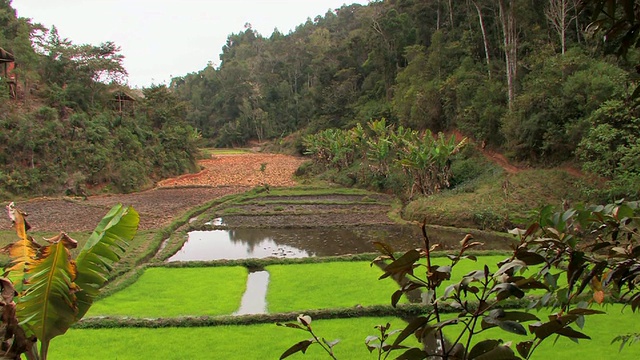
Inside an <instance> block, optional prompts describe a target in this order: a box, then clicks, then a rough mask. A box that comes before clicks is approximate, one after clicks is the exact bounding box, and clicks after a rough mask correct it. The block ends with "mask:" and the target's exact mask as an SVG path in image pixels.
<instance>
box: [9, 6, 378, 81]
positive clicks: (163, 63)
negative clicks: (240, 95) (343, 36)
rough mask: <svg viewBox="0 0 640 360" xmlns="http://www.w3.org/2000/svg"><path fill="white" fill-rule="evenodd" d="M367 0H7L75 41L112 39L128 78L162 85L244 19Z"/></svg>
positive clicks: (266, 31) (302, 17)
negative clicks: (122, 56) (116, 46)
mask: <svg viewBox="0 0 640 360" xmlns="http://www.w3.org/2000/svg"><path fill="white" fill-rule="evenodd" d="M368 2H369V1H368V0H13V2H12V6H13V8H15V9H16V10H17V12H18V16H20V17H26V18H31V19H32V20H33V22H34V23H41V24H42V25H44V26H46V27H48V28H50V27H51V25H55V26H56V27H57V28H58V33H59V34H60V36H61V37H63V38H68V39H69V40H71V41H72V42H73V43H74V44H94V45H98V44H100V43H102V42H105V41H113V42H115V43H116V44H117V45H118V46H120V47H121V48H122V52H121V53H122V54H123V55H124V56H125V60H124V65H125V68H126V69H127V72H128V73H129V85H131V86H134V87H142V86H149V85H151V84H152V83H153V84H163V83H164V84H168V83H169V80H170V79H171V77H172V76H181V75H186V74H187V73H190V72H194V71H198V70H201V69H203V68H204V67H205V66H206V65H207V63H208V62H209V61H212V62H213V63H214V64H215V65H216V66H217V65H219V63H220V58H219V55H220V53H221V52H222V46H223V45H224V44H225V43H226V39H227V36H228V35H229V34H231V33H238V32H240V31H244V25H245V23H250V24H251V25H252V27H253V29H255V30H257V31H258V32H259V33H260V34H262V35H263V36H270V35H271V33H272V32H273V29H275V28H278V30H280V31H281V32H283V33H284V34H287V33H288V32H289V31H290V30H292V29H294V28H295V27H296V26H297V25H299V24H301V23H304V22H305V21H306V20H307V18H308V17H310V18H312V19H313V18H314V17H316V16H317V15H322V16H324V14H325V13H326V12H327V10H329V9H336V8H339V7H340V6H342V5H344V4H345V3H346V4H352V3H358V4H363V5H364V4H367V3H368Z"/></svg>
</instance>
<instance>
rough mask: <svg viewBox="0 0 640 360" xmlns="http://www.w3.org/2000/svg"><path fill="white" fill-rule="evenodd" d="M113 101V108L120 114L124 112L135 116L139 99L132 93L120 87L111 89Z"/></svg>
mask: <svg viewBox="0 0 640 360" xmlns="http://www.w3.org/2000/svg"><path fill="white" fill-rule="evenodd" d="M109 92H110V93H111V99H112V101H113V108H114V110H116V111H117V112H119V113H120V114H122V113H123V112H125V113H129V114H133V113H135V110H136V101H137V97H136V96H135V95H134V94H133V93H132V91H127V89H124V88H121V87H118V88H114V89H111V90H110V91H109Z"/></svg>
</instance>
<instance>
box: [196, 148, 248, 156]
mask: <svg viewBox="0 0 640 360" xmlns="http://www.w3.org/2000/svg"><path fill="white" fill-rule="evenodd" d="M200 153H201V155H202V158H203V159H210V158H211V157H212V156H216V155H239V154H248V153H251V150H249V149H241V148H238V149H216V148H201V149H200Z"/></svg>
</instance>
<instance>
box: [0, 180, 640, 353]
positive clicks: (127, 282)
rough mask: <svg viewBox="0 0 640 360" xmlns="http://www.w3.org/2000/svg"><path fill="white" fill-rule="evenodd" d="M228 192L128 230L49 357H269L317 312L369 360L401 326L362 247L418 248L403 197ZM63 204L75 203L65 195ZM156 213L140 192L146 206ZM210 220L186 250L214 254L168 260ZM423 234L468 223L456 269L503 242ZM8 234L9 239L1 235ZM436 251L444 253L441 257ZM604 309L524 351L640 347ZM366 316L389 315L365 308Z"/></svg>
mask: <svg viewBox="0 0 640 360" xmlns="http://www.w3.org/2000/svg"><path fill="white" fill-rule="evenodd" d="M254 170H255V169H254ZM254 172H256V174H258V175H259V174H260V173H259V170H255V171H254ZM212 174H213V172H212ZM181 190H182V189H180V188H172V189H168V190H159V191H158V192H157V194H160V193H161V191H164V192H166V194H169V193H171V194H174V193H175V196H174V197H172V201H174V202H175V203H172V204H171V206H168V205H167V206H164V207H162V208H161V209H172V210H171V211H177V210H175V209H178V208H180V206H181V205H180V203H179V201H180V196H179V193H180V191H181ZM227 190H229V191H228V192H227ZM227 190H225V191H222V192H220V193H221V194H223V193H224V194H226V195H227V196H213V195H212V196H211V197H209V198H203V197H198V196H197V195H196V192H189V194H191V195H190V201H191V202H192V203H193V204H192V205H186V206H184V207H182V208H181V211H182V212H180V213H172V214H156V215H154V216H155V218H157V219H163V220H162V221H161V222H160V221H158V222H155V224H160V223H162V226H159V225H157V226H156V227H154V226H153V224H152V223H148V224H147V225H145V228H147V229H148V230H145V231H143V232H141V233H140V234H139V235H138V236H137V237H136V239H134V241H133V242H132V244H131V246H130V248H129V250H128V251H127V253H126V255H125V257H124V258H123V260H122V261H120V262H119V263H118V264H116V266H115V268H116V273H115V274H116V275H117V276H114V278H112V279H111V282H110V285H109V286H108V287H107V289H106V291H105V297H104V298H102V299H100V300H99V301H97V302H96V303H95V304H94V306H93V307H92V309H91V310H90V312H89V316H90V317H89V318H88V319H86V321H82V322H81V323H80V324H79V326H78V327H76V328H74V329H71V330H70V331H69V332H68V333H67V334H66V335H64V336H61V337H58V338H56V339H54V340H53V342H52V346H51V353H50V357H49V358H50V359H70V358H73V359H92V360H93V359H96V360H101V359H155V358H159V359H258V358H269V359H271V358H274V359H275V358H278V357H279V356H280V354H282V353H283V352H284V351H285V350H286V349H287V348H289V347H290V346H291V345H293V344H295V343H296V342H298V341H301V340H305V339H308V337H309V335H308V334H306V333H304V332H302V331H299V330H295V329H289V328H283V327H278V326H275V324H274V323H275V322H276V321H295V318H296V316H297V315H298V314H301V313H310V314H312V315H313V316H314V319H315V320H314V321H313V328H314V330H315V331H317V332H318V334H319V335H320V336H322V337H325V338H326V339H327V340H328V341H331V340H333V339H340V340H341V341H340V343H339V344H338V345H336V348H335V351H336V355H337V357H338V358H339V359H343V360H344V359H367V358H372V359H375V358H377V357H376V356H375V354H372V355H370V354H369V352H368V350H367V349H366V348H365V346H364V339H365V338H366V337H367V336H369V335H374V334H376V331H375V329H374V326H375V325H379V324H384V323H386V322H388V321H389V322H391V323H392V324H393V329H401V328H402V327H403V326H404V324H405V323H404V322H403V320H401V319H400V318H399V315H398V313H396V314H393V311H394V310H393V309H392V308H391V307H390V306H389V303H390V298H391V294H392V293H393V292H394V291H395V290H396V289H397V288H398V285H397V284H396V283H395V282H394V281H393V280H391V279H384V280H378V277H379V276H380V274H381V273H382V272H381V270H380V269H379V268H378V267H377V266H375V265H374V266H371V264H370V261H371V260H372V259H373V258H374V256H375V255H374V254H371V253H370V252H371V251H372V249H373V247H372V246H371V242H372V241H375V240H385V241H388V242H394V241H395V243H394V244H393V245H394V247H396V249H397V250H398V251H404V250H408V249H412V248H415V247H420V246H422V242H421V240H422V239H421V236H420V231H419V228H418V226H417V225H416V224H407V223H403V222H402V221H401V220H400V216H399V211H400V206H399V204H398V203H397V202H396V201H395V200H394V199H393V198H391V197H389V196H387V195H384V194H376V193H371V192H367V191H364V190H352V189H341V188H331V187H326V188H318V187H310V186H301V187H295V188H270V189H269V188H266V187H257V188H254V189H253V190H250V191H247V192H242V193H240V194H237V192H239V190H237V189H235V188H234V189H227ZM207 193H208V194H214V193H216V191H208V192H207ZM202 194H204V192H203V193H202ZM111 200H112V199H109V201H111ZM69 204H71V205H78V203H77V201H75V200H74V201H71V202H69ZM33 205H34V206H35V205H36V204H35V203H34V204H33ZM83 209H84V210H83V211H87V208H86V207H84V208H83ZM99 210H102V208H99ZM154 210H155V209H154V206H153V203H152V202H148V203H147V204H146V207H145V211H144V213H143V215H144V214H147V213H148V214H151V213H152V212H153V211H154ZM38 213H39V212H37V211H36V212H35V214H36V215H37V214H38ZM40 213H41V212H40ZM167 219H169V220H171V221H170V223H168V222H167V221H168V220H167ZM165 220H167V221H165ZM36 224H37V223H36ZM47 230H48V231H50V232H51V231H55V229H53V228H47ZM86 230H87V229H85V228H81V227H79V226H78V231H79V232H78V235H77V237H78V238H79V240H80V243H81V244H82V241H84V240H83V239H86V237H87V236H88V233H86V232H85V231H86ZM285 230H286V231H285ZM209 231H218V232H219V233H218V234H222V232H224V234H225V236H227V238H226V240H224V241H225V242H224V244H225V245H223V244H222V243H214V240H212V239H208V238H205V239H204V240H203V242H204V243H207V242H208V243H209V244H208V245H212V243H213V246H210V247H208V248H198V249H197V250H196V252H197V253H200V254H204V255H206V254H207V253H209V252H211V253H213V254H215V255H216V257H207V256H204V257H203V258H202V259H199V260H198V261H187V260H171V259H172V257H173V256H175V255H176V254H178V253H180V252H181V251H186V249H187V248H188V247H189V244H190V242H191V241H192V240H193V233H194V232H209ZM428 232H429V234H430V237H431V238H432V242H433V243H440V244H442V247H441V248H440V249H441V250H445V252H446V250H449V249H454V248H456V247H457V246H459V245H458V244H459V241H460V240H461V239H462V238H463V237H464V235H465V234H466V233H472V234H474V236H475V238H476V239H477V240H480V241H482V242H484V243H485V244H486V245H485V247H483V248H482V249H481V250H483V251H484V252H480V253H478V254H481V256H479V259H478V262H477V263H476V262H472V261H468V260H464V261H462V262H461V263H460V264H459V265H458V266H457V267H456V268H454V273H453V276H452V279H454V280H455V279H459V277H460V276H461V275H464V274H465V273H467V272H468V271H470V270H474V269H479V268H481V267H482V264H484V263H487V264H489V265H491V269H492V270H494V271H495V269H496V267H495V264H496V263H497V262H498V261H500V260H502V259H504V258H505V257H506V255H505V254H504V253H503V254H502V255H500V254H497V253H496V249H498V252H499V251H504V250H505V249H508V248H509V245H510V244H511V243H512V240H511V239H510V237H509V236H505V235H503V234H496V233H485V232H479V231H476V230H472V229H462V230H460V229H450V228H443V227H436V226H433V227H429V228H428ZM283 234H284V235H283ZM0 235H2V234H0ZM38 235H43V236H45V235H46V236H50V235H49V233H47V234H45V233H38ZM307 235H312V236H307ZM5 239H8V237H4V236H3V237H2V238H1V239H0V240H2V241H5ZM266 239H268V240H266ZM354 239H355V240H354ZM7 241H8V240H7ZM215 241H217V240H215ZM226 244H232V245H234V246H235V248H240V249H241V250H242V251H243V256H242V257H240V256H239V257H231V256H230V255H229V254H231V252H227V251H228V250H227V248H226ZM269 246H272V247H273V248H268V247H269ZM500 249H502V250H500ZM254 250H262V251H263V253H264V255H261V256H259V257H264V258H257V257H258V256H255V255H253V254H255V252H253V251H254ZM294 250H295V251H298V250H299V251H300V252H301V253H302V252H304V257H298V258H293V256H291V254H293V252H294ZM234 251H235V250H234ZM329 256H331V257H329ZM435 261H436V263H437V264H439V265H447V264H448V261H447V260H446V259H445V258H439V259H437V260H435ZM256 271H258V272H266V273H268V277H267V284H266V292H265V295H264V302H265V304H266V305H265V308H264V311H258V312H254V313H252V312H249V313H246V315H242V316H236V315H234V314H235V313H237V312H238V310H239V308H241V304H242V303H243V302H244V298H243V294H244V293H245V291H246V290H248V289H247V287H248V286H249V283H250V281H248V279H249V278H250V276H251V275H250V274H252V273H255V272H256ZM445 286H446V284H445ZM418 298H419V296H418ZM411 306H412V305H411V304H410V301H409V300H408V299H403V300H402V301H401V308H402V307H403V308H410V309H415V308H416V306H414V307H413V308H412V307H411ZM372 309H373V310H372ZM607 311H608V312H609V313H610V315H608V316H606V317H605V316H597V315H594V316H590V317H588V319H587V322H586V327H585V329H584V332H585V333H586V334H588V335H590V336H591V337H592V339H593V340H590V341H589V340H581V345H580V346H576V345H575V344H573V343H572V342H570V341H569V340H567V339H565V338H561V339H558V341H557V343H556V345H555V346H553V343H554V339H548V340H547V341H546V342H545V343H544V345H543V346H541V347H540V348H539V349H538V350H536V354H535V356H534V359H572V360H573V359H575V358H576V356H578V355H579V357H580V358H581V359H587V360H590V359H598V360H600V359H623V360H626V359H629V360H631V359H638V358H640V349H638V347H639V345H637V344H636V345H634V346H631V347H629V348H626V349H625V350H624V351H623V352H622V353H618V347H619V344H613V345H610V342H611V339H612V338H613V337H614V336H615V335H618V334H622V333H627V332H638V331H640V329H639V328H638V325H637V323H638V322H637V314H632V313H631V312H630V311H629V309H626V310H625V311H624V312H621V307H619V306H612V307H610V308H608V309H607ZM265 312H266V313H265ZM374 313H385V314H384V315H375V317H373V316H374V315H372V314H374ZM401 314H402V315H404V316H406V315H407V313H406V312H404V313H401ZM413 314H414V315H415V313H413ZM387 315H388V317H380V316H387ZM546 315H547V314H546V313H540V314H539V315H538V317H540V318H541V319H544V316H546ZM327 318H331V319H327ZM89 327H92V328H89ZM493 331H494V330H489V331H486V332H484V333H482V334H481V335H478V337H479V339H480V338H482V337H483V336H487V337H492V336H499V337H501V338H504V339H505V340H512V341H514V344H515V343H516V342H518V341H522V340H524V339H525V338H524V337H521V336H518V335H513V334H509V333H505V332H498V333H492V332H493ZM529 338H531V336H530V337H529ZM411 341H415V340H414V339H412V338H411V339H410V340H409V344H412V343H411ZM413 344H415V343H413ZM292 358H300V359H302V358H307V359H327V358H328V357H327V355H326V354H324V353H322V351H321V349H320V348H319V347H316V346H315V345H314V346H312V347H311V348H310V349H309V351H308V352H307V354H305V355H302V354H296V355H294V356H292Z"/></svg>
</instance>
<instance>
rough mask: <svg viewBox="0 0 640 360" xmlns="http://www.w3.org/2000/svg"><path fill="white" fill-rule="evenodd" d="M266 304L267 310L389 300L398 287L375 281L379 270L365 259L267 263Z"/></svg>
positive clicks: (390, 283)
mask: <svg viewBox="0 0 640 360" xmlns="http://www.w3.org/2000/svg"><path fill="white" fill-rule="evenodd" d="M266 270H267V271H268V272H269V276H270V277H269V279H270V282H269V288H268V290H267V307H268V310H269V312H270V313H277V312H288V311H301V310H309V309H326V308H341V307H353V306H356V305H362V306H368V305H380V304H389V303H390V296H391V294H393V292H394V291H396V290H397V289H398V286H397V285H396V284H395V283H394V282H393V280H390V279H387V281H378V277H379V276H380V275H382V271H381V270H380V269H379V268H378V267H376V266H374V267H370V266H369V263H368V262H341V263H323V264H303V265H271V266H267V267H266Z"/></svg>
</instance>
